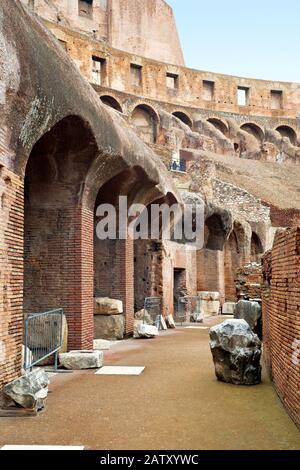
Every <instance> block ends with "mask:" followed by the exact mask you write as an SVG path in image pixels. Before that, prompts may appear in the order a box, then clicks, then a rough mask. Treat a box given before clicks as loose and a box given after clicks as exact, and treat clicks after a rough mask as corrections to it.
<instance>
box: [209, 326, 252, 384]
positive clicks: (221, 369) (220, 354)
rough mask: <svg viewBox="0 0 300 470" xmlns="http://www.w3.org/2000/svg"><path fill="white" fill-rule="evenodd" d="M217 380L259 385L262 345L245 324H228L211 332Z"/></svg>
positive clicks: (211, 346) (216, 327) (215, 327)
mask: <svg viewBox="0 0 300 470" xmlns="http://www.w3.org/2000/svg"><path fill="white" fill-rule="evenodd" d="M210 348H211V352H212V355H213V359H214V364H215V371H216V376H217V378H218V380H220V381H222V382H227V383H231V384H235V385H257V384H259V383H260V382H261V365H260V358H261V341H260V340H259V338H258V336H257V335H256V334H255V333H254V332H253V331H252V330H251V328H250V326H249V325H248V323H247V322H246V321H245V320H227V321H225V322H223V323H221V324H220V325H217V326H214V327H213V328H211V330H210Z"/></svg>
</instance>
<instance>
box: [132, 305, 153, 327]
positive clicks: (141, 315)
mask: <svg viewBox="0 0 300 470" xmlns="http://www.w3.org/2000/svg"><path fill="white" fill-rule="evenodd" d="M134 318H135V319H136V320H143V322H144V323H146V324H147V325H153V319H152V318H151V315H149V313H148V312H147V310H145V309H143V308H142V309H141V310H139V311H138V312H136V313H135V314H134Z"/></svg>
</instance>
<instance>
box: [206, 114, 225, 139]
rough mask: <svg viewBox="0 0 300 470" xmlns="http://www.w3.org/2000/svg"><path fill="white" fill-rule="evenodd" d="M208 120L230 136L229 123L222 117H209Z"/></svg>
mask: <svg viewBox="0 0 300 470" xmlns="http://www.w3.org/2000/svg"><path fill="white" fill-rule="evenodd" d="M207 122H209V123H210V124H212V125H213V126H214V127H215V128H216V129H217V130H218V131H220V132H222V134H224V135H225V136H226V137H228V134H229V129H228V125H227V124H226V123H225V122H224V121H223V120H222V119H219V118H215V117H211V118H208V119H207Z"/></svg>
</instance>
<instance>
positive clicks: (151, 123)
mask: <svg viewBox="0 0 300 470" xmlns="http://www.w3.org/2000/svg"><path fill="white" fill-rule="evenodd" d="M131 122H132V124H133V125H134V127H135V129H136V132H137V134H138V135H139V137H140V138H141V139H142V140H143V141H144V142H145V143H146V144H155V143H156V139H157V132H158V123H159V118H158V115H157V113H156V112H155V110H154V109H153V108H152V107H151V106H149V105H147V104H139V105H138V106H136V107H135V108H134V110H133V111H132V114H131Z"/></svg>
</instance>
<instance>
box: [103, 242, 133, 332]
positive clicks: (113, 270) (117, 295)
mask: <svg viewBox="0 0 300 470" xmlns="http://www.w3.org/2000/svg"><path fill="white" fill-rule="evenodd" d="M94 264H95V271H94V278H95V291H94V295H95V297H110V298H113V299H118V300H122V302H123V311H124V313H125V332H126V334H130V333H132V332H133V322H134V245H133V240H131V239H127V240H99V239H97V237H95V241H94Z"/></svg>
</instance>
